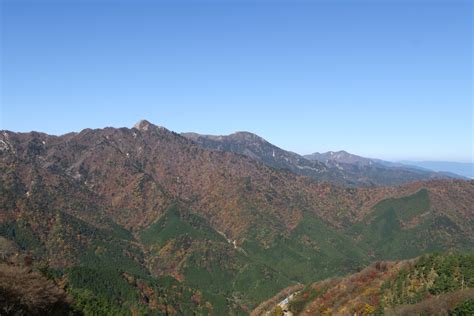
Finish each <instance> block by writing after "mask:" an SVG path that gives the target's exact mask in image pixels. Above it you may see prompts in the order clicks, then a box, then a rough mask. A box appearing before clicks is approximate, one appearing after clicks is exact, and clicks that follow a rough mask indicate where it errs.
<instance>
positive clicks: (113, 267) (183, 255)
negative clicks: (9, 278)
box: [0, 121, 474, 315]
mask: <svg viewBox="0 0 474 316" xmlns="http://www.w3.org/2000/svg"><path fill="white" fill-rule="evenodd" d="M243 138H244V139H245V138H246V137H243ZM251 142H253V143H260V142H261V141H259V140H258V139H257V140H255V139H254V138H252V137H251ZM257 147H258V146H257ZM269 148H271V147H269ZM282 154H284V153H282ZM270 156H273V153H272V154H271V155H270ZM275 156H277V152H275ZM288 159H290V158H289V157H288ZM302 159H304V158H302ZM283 160H285V159H283ZM320 164H321V163H317V164H314V166H320ZM472 205H474V182H472V181H463V180H451V179H449V180H447V179H443V180H430V181H423V182H414V183H409V184H406V185H404V186H399V187H394V186H392V187H347V186H340V185H335V184H332V183H328V182H319V181H315V180H313V179H310V178H308V177H303V176H299V175H297V174H295V173H293V172H289V171H285V170H281V169H278V168H272V167H269V166H268V165H267V164H265V163H263V162H262V161H258V160H257V159H255V158H250V157H248V156H246V155H242V154H238V153H234V152H229V151H220V150H211V149H208V148H205V147H204V146H201V145H199V144H198V143H196V142H194V141H191V140H190V139H188V138H185V137H183V136H181V135H179V134H177V133H174V132H172V131H169V130H167V129H166V128H163V127H159V126H156V125H153V124H151V123H150V122H147V121H141V122H139V123H138V124H137V125H135V127H133V128H110V127H108V128H104V129H85V130H83V131H81V132H79V133H69V134H66V135H61V136H52V135H47V134H44V133H38V132H31V133H15V132H11V131H0V209H1V211H0V236H1V237H3V238H0V254H1V258H0V260H2V259H5V258H7V260H17V259H15V258H21V256H24V257H25V258H29V259H28V260H29V261H33V262H36V264H35V263H34V264H33V267H32V268H34V269H37V270H39V271H43V273H45V274H46V275H48V277H50V278H54V279H55V280H56V281H57V282H58V283H60V284H61V285H62V286H63V287H64V288H65V289H66V291H67V292H68V294H69V295H70V296H71V297H72V298H73V299H74V301H75V304H76V305H75V307H76V308H77V309H78V310H79V311H82V312H84V313H85V314H90V315H101V314H104V311H107V312H108V313H110V314H114V315H129V314H165V315H166V314H168V315H202V314H208V315H209V314H212V315H232V314H234V315H235V314H238V315H241V314H247V313H249V312H250V311H251V310H252V309H253V308H254V307H255V306H257V305H258V304H259V303H260V302H262V301H264V300H266V299H268V298H269V297H271V296H273V295H274V294H275V293H277V292H278V291H280V290H281V289H283V288H285V287H287V286H290V285H294V284H297V283H310V282H314V281H316V280H320V279H322V278H327V277H332V276H335V275H340V274H343V273H350V272H355V270H357V269H359V268H361V267H363V266H365V265H366V264H368V263H369V262H370V261H373V260H378V259H392V258H397V259H402V258H407V257H413V256H417V255H420V254H422V253H426V252H430V251H438V250H439V251H442V250H466V249H473V247H474V223H473V220H474V216H473V215H474V209H473V208H472ZM18 253H19V254H18ZM12 258H13V259H12ZM30 259H31V260H30ZM25 260H26V259H25Z"/></svg>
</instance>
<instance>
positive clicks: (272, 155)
mask: <svg viewBox="0 0 474 316" xmlns="http://www.w3.org/2000/svg"><path fill="white" fill-rule="evenodd" d="M181 135H182V136H184V137H186V138H188V139H190V140H192V141H193V142H195V143H196V144H198V145H200V146H201V147H203V148H206V149H213V150H219V151H225V152H233V153H238V154H242V155H245V156H248V157H250V158H252V159H255V160H257V161H260V162H262V163H264V164H266V165H267V166H270V167H272V168H277V169H281V170H289V171H291V172H293V173H295V174H298V175H303V176H307V177H311V178H312V179H315V180H317V181H328V182H331V183H335V184H340V185H345V186H373V185H401V184H405V183H409V182H413V181H420V180H428V179H447V178H451V176H449V175H446V174H441V173H436V172H433V171H429V170H420V169H416V168H410V167H405V166H389V165H386V164H384V163H382V161H381V160H377V159H369V158H364V157H360V156H356V155H352V154H350V153H347V152H345V151H339V152H328V153H323V154H320V153H314V154H312V155H307V156H301V155H298V154H296V153H293V152H290V151H286V150H283V149H281V148H279V147H277V146H275V145H273V144H271V143H269V142H268V141H266V140H265V139H263V138H261V137H260V136H257V135H255V134H252V133H249V132H237V133H234V134H230V135H226V136H214V135H201V134H196V133H182V134H181Z"/></svg>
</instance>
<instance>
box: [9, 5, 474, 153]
mask: <svg viewBox="0 0 474 316" xmlns="http://www.w3.org/2000/svg"><path fill="white" fill-rule="evenodd" d="M1 6H2V7H1V11H2V16H1V23H2V25H1V27H2V30H1V35H2V47H1V53H2V60H1V76H2V78H1V79H2V91H1V126H0V129H9V130H13V131H30V130H37V131H43V132H47V133H52V134H62V133H66V132H70V131H80V130H81V129H83V128H86V127H92V128H97V127H105V126H115V127H122V126H133V124H134V123H135V122H136V121H138V120H139V119H142V118H146V119H148V120H149V121H151V122H153V123H155V124H158V125H162V126H165V127H167V128H169V129H171V130H174V131H177V132H183V131H195V132H199V133H207V134H228V133H231V132H234V131H239V130H248V131H251V132H254V133H257V134H259V135H260V136H262V137H264V138H266V139H267V140H269V141H270V142H272V143H274V144H276V145H278V146H280V147H282V148H285V149H289V150H292V151H295V152H298V153H303V154H306V153H310V152H314V151H327V150H339V149H345V150H347V151H350V152H353V153H356V154H360V155H366V156H371V157H380V158H384V159H430V160H458V161H469V160H471V159H472V156H473V147H472V143H473V109H472V107H473V95H472V89H473V82H472V72H473V65H472V54H473V52H472V41H473V34H472V32H473V30H472V18H473V8H472V4H471V1H456V0H454V1H453V0H449V1H448V0H446V1H436V0H433V1H427V0H425V1H407V0H393V1H387V0H382V1H375V0H374V1H338V0H336V1H296V2H295V1H269V0H268V1H229V0H221V1H196V0H195V1H179V0H178V1H168V2H165V1H111V0H108V1H107V0H103V1H86V0H83V1H49V2H47V1H38V0H36V1H29V2H28V1H22V0H2V5H1Z"/></svg>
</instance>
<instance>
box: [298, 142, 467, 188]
mask: <svg viewBox="0 0 474 316" xmlns="http://www.w3.org/2000/svg"><path fill="white" fill-rule="evenodd" d="M304 157H305V158H307V159H309V160H312V161H319V162H322V163H324V164H326V165H327V166H328V167H332V168H338V169H340V170H341V171H343V172H344V173H346V174H347V175H346V177H348V178H354V179H357V181H359V182H361V183H364V182H370V183H374V184H379V185H402V184H406V183H409V182H414V181H420V180H429V179H447V178H463V177H462V176H458V175H455V174H447V173H441V172H434V171H431V170H427V169H420V168H414V167H412V166H405V165H402V164H397V163H391V162H388V161H384V160H380V159H371V158H365V157H361V156H357V155H354V154H350V153H348V152H346V151H343V150H341V151H337V152H334V151H329V152H326V153H313V154H310V155H305V156H304Z"/></svg>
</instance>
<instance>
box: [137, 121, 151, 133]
mask: <svg viewBox="0 0 474 316" xmlns="http://www.w3.org/2000/svg"><path fill="white" fill-rule="evenodd" d="M153 126H155V125H153V124H151V123H150V122H148V121H147V120H141V121H139V122H138V123H137V124H135V125H133V127H134V128H136V129H138V130H140V131H147V130H149V129H150V127H153Z"/></svg>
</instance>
